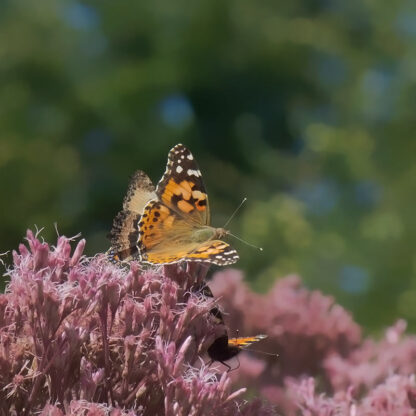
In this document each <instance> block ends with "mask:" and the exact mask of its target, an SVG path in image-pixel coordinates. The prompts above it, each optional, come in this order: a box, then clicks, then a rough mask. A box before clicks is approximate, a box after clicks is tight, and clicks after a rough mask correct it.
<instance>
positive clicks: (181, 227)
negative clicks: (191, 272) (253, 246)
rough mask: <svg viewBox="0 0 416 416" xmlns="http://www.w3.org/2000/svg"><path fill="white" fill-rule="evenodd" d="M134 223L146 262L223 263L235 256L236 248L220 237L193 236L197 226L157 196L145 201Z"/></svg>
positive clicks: (235, 259) (141, 253)
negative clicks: (213, 238) (136, 221)
mask: <svg viewBox="0 0 416 416" xmlns="http://www.w3.org/2000/svg"><path fill="white" fill-rule="evenodd" d="M138 227H139V228H138V230H139V239H138V248H139V252H140V256H141V260H142V261H144V262H147V263H153V264H167V263H176V262H179V261H196V262H198V261H199V262H210V263H214V264H218V265H225V264H232V263H235V262H236V261H237V259H238V254H237V252H236V251H235V250H234V249H232V248H231V247H230V245H229V244H228V243H225V242H224V241H221V240H208V241H206V242H202V243H201V242H199V241H198V240H196V239H195V237H194V236H195V233H196V232H197V231H198V229H199V228H200V227H199V226H198V225H197V224H194V223H190V222H188V221H186V220H184V218H183V216H182V215H179V214H178V213H177V212H176V211H173V210H172V209H170V208H168V207H167V206H166V205H164V204H163V203H161V202H160V201H157V200H153V201H150V202H149V203H148V204H147V205H146V207H145V208H144V211H143V215H142V216H141V219H140V222H139V223H138Z"/></svg>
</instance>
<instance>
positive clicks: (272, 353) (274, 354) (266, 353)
mask: <svg viewBox="0 0 416 416" xmlns="http://www.w3.org/2000/svg"><path fill="white" fill-rule="evenodd" d="M244 351H252V352H256V353H257V354H264V355H271V356H272V357H276V358H277V357H279V354H277V353H274V352H266V351H260V350H253V349H252V348H244Z"/></svg>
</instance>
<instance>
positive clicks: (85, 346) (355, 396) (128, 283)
mask: <svg viewBox="0 0 416 416" xmlns="http://www.w3.org/2000/svg"><path fill="white" fill-rule="evenodd" d="M27 242H28V247H27V246H25V245H23V244H22V245H20V247H19V252H18V253H17V252H14V253H13V259H14V264H13V266H12V267H11V268H10V269H9V270H8V272H7V274H8V276H9V278H10V281H9V283H8V285H7V288H6V292H5V294H3V295H0V415H19V416H20V415H31V414H40V415H42V416H47V415H48V416H64V415H79V416H81V415H82V416H84V415H89V416H95V415H99V416H101V415H103V416H104V415H106V416H107V415H111V416H116V415H117V416H118V415H120V416H134V415H141V416H147V415H151V416H156V415H166V416H182V415H183V416H188V415H189V416H199V415H201V416H205V415H207V416H212V415H215V416H222V415H224V416H236V415H242V416H251V415H253V416H256V415H259V416H266V415H277V414H279V415H282V416H343V415H345V416H410V415H415V414H416V412H415V409H416V380H415V376H414V373H415V371H416V337H415V336H409V335H405V329H406V323H405V322H404V321H402V320H399V321H398V322H397V323H396V324H395V325H394V326H392V327H390V328H388V329H387V330H386V332H385V335H384V337H383V338H382V339H381V340H378V341H376V340H373V339H371V338H365V339H363V337H362V334H361V329H360V327H359V325H358V324H357V323H356V322H354V320H353V319H352V317H351V315H350V314H349V313H348V312H347V311H346V310H345V309H343V308H342V307H341V306H339V305H337V304H336V303H335V302H334V300H333V299H332V298H331V297H328V296H325V295H323V294H321V293H320V292H318V291H308V290H307V289H305V288H304V287H303V286H302V285H301V282H300V279H299V278H297V277H295V276H289V277H287V278H285V279H282V280H280V281H277V282H276V284H275V286H274V287H273V288H272V289H271V291H270V292H269V293H267V294H264V295H261V294H256V293H254V292H252V291H251V290H250V289H249V288H248V286H247V285H246V284H244V282H243V279H242V275H241V273H240V272H238V271H235V270H225V271H220V272H218V273H216V274H215V275H214V277H213V280H212V281H211V282H210V283H209V285H210V287H211V289H212V292H213V294H214V296H215V299H213V298H212V297H211V296H209V294H207V293H208V292H209V291H207V290H206V289H205V288H204V279H205V277H206V272H207V268H206V267H205V266H203V265H200V264H191V263H188V264H187V265H171V266H165V267H159V268H152V267H149V268H147V269H144V268H142V267H141V266H140V265H139V264H138V263H136V262H132V263H131V264H130V265H128V266H123V267H120V266H119V265H114V264H112V263H110V262H109V261H108V259H107V257H106V256H105V255H97V256H95V257H93V258H86V257H85V256H83V249H84V246H85V241H84V240H81V241H79V242H78V244H77V245H76V247H75V249H74V250H73V251H72V250H71V244H73V243H72V241H71V240H70V239H68V238H65V237H59V239H58V243H57V245H56V247H50V246H49V245H48V244H46V243H43V242H41V241H40V240H39V238H38V237H37V236H34V235H33V233H32V232H30V231H28V233H27ZM218 305H220V306H221V311H222V314H223V315H224V318H225V321H226V324H227V328H224V327H223V326H222V324H218V320H216V319H214V317H213V315H214V314H213V310H214V308H215V307H218ZM225 329H227V330H228V334H229V335H230V337H231V336H233V330H237V329H238V330H239V331H240V333H241V335H242V336H251V335H257V334H267V335H268V338H267V339H266V340H264V341H262V342H261V343H259V344H254V345H252V346H250V347H249V348H248V350H250V349H257V350H261V351H263V352H266V353H270V354H279V357H276V356H272V355H260V354H254V353H253V352H251V353H250V352H243V353H241V354H240V355H239V356H237V357H236V358H234V359H233V360H234V361H236V360H239V361H240V366H239V368H238V369H236V370H234V371H231V372H228V373H227V372H225V368H224V366H222V365H221V364H218V363H217V364H216V365H213V366H211V367H208V366H207V365H206V364H205V362H207V361H208V357H207V356H206V352H207V349H208V348H209V346H210V345H212V343H213V341H214V340H215V339H217V337H218V336H220V335H223V334H224V331H225ZM230 364H231V365H232V366H233V368H235V367H237V366H236V365H234V364H235V363H232V362H231V361H230ZM247 388H248V389H249V390H250V391H251V395H253V394H255V395H257V396H259V397H260V398H259V399H254V400H251V401H249V402H247V401H245V400H244V399H243V397H242V395H243V393H244V392H245V391H246V390H247ZM267 403H268V404H267Z"/></svg>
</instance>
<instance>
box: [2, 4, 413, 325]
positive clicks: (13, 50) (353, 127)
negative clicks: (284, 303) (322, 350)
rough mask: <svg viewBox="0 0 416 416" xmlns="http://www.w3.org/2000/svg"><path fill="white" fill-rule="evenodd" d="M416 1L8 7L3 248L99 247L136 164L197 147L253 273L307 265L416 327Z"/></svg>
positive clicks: (373, 315)
mask: <svg viewBox="0 0 416 416" xmlns="http://www.w3.org/2000/svg"><path fill="white" fill-rule="evenodd" d="M415 41H416V3H415V2H411V1H408V0H402V1H400V0H397V1H393V2H375V1H370V0H365V1H358V0H352V1H349V2H345V1H341V0H334V1H328V0H315V1H307V0H294V1H292V2H271V1H261V0H260V1H253V0H231V1H227V2H224V1H218V0H197V1H195V2H184V1H179V2H174V3H172V2H170V1H167V0H158V1H155V2H113V1H105V0H100V1H98V0H95V1H94V0H91V1H86V2H80V1H79V2H77V1H69V0H60V1H58V0H45V1H42V2H36V1H33V0H32V1H24V0H3V1H2V2H0V174H1V181H0V191H1V195H2V204H1V205H2V211H1V214H2V215H1V219H0V252H3V251H6V250H9V249H11V248H15V247H16V246H17V244H18V243H19V242H20V240H21V238H22V236H23V235H24V233H25V229H26V228H27V227H32V226H33V224H36V225H37V226H39V227H46V230H45V232H44V233H43V235H44V236H45V238H50V239H51V240H53V235H54V234H55V229H54V225H53V224H54V222H57V223H58V229H59V232H60V233H64V234H66V235H74V234H77V233H78V232H80V231H81V232H82V234H83V235H84V236H85V237H86V238H87V239H88V245H87V250H88V252H89V253H90V254H93V253H95V252H97V251H102V250H106V249H107V248H108V242H107V240H106V238H105V236H106V234H107V232H108V231H109V229H110V227H111V223H112V218H113V216H114V215H115V213H116V212H117V211H118V210H119V209H120V207H121V201H122V198H123V196H124V192H125V189H126V187H127V182H128V176H129V175H130V174H131V173H133V172H134V170H136V169H138V168H140V169H143V170H145V171H146V172H148V173H149V175H150V176H151V177H152V178H153V179H154V180H155V181H157V180H158V179H159V178H160V176H161V174H162V173H163V171H164V168H165V163H166V156H167V152H168V150H169V149H170V147H171V146H172V145H174V144H176V143H178V142H183V143H184V144H186V145H187V146H189V147H190V149H191V150H192V152H193V153H194V155H195V156H196V158H197V160H198V161H199V164H200V167H201V169H202V171H203V174H204V178H205V182H206V184H207V187H208V189H209V193H210V199H211V205H212V210H213V213H214V218H213V223H214V225H217V226H220V225H221V224H223V223H224V222H225V221H226V219H227V217H228V216H229V215H230V214H231V212H232V211H233V209H234V208H235V207H236V206H237V205H238V203H239V202H240V200H241V199H242V198H243V197H244V196H247V197H248V203H247V205H246V206H245V208H244V209H243V210H242V211H240V213H239V214H238V216H237V218H236V219H235V220H233V222H232V223H231V229H232V231H233V232H234V233H235V234H237V235H239V236H241V237H242V238H245V239H247V240H248V241H250V242H252V243H255V244H258V245H261V246H263V247H264V251H263V252H262V253H259V252H257V251H256V250H253V249H251V248H249V247H246V246H244V245H242V244H241V243H239V242H237V241H235V242H233V244H234V245H235V246H236V247H237V248H238V250H239V252H240V254H241V262H240V263H239V264H238V267H240V268H242V269H243V270H245V271H246V278H247V279H248V280H249V281H251V282H252V284H253V286H254V287H255V288H257V289H258V290H266V289H267V288H268V287H270V286H271V285H272V283H273V280H274V279H275V278H277V277H281V276H283V275H285V274H287V273H291V272H296V273H299V274H300V275H301V276H302V277H303V279H304V280H305V282H306V283H307V284H308V285H309V286H310V287H314V288H320V289H321V290H323V291H324V292H327V293H332V294H334V295H335V296H336V297H337V299H338V301H339V302H341V303H342V304H344V305H345V306H346V307H347V308H350V309H351V310H353V312H354V314H355V317H356V319H357V320H358V321H359V322H360V323H362V324H364V325H365V326H366V327H367V328H368V329H369V330H373V331H374V330H378V329H379V328H381V327H383V326H385V325H387V324H391V323H392V322H393V321H394V320H395V318H396V317H397V316H403V317H404V318H406V319H408V320H409V321H410V324H411V327H412V328H413V329H415V328H416V306H415V305H416V252H415V236H416V220H415V215H414V211H415V208H414V207H415V204H416V192H415V191H416V189H415V188H416V163H415V161H416V160H415V156H416V141H415V138H414V134H415V133H414V132H415V130H416V118H415V111H416V100H415V93H416V42H415Z"/></svg>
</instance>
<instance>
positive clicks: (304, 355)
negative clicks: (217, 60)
mask: <svg viewBox="0 0 416 416" xmlns="http://www.w3.org/2000/svg"><path fill="white" fill-rule="evenodd" d="M211 288H212V291H213V293H214V296H215V297H217V298H219V302H220V304H221V305H223V309H224V311H226V312H227V314H226V315H225V320H226V321H227V323H228V324H229V326H230V328H231V329H230V331H231V332H232V331H233V329H234V330H236V329H239V330H240V331H241V333H244V334H250V335H251V334H259V333H260V334H267V335H268V339H267V340H265V341H263V342H262V343H261V349H262V350H264V351H267V352H269V353H278V354H279V359H276V357H268V358H265V360H266V362H267V366H266V368H267V373H268V376H266V375H264V376H263V378H269V379H273V380H274V382H276V380H277V379H280V381H281V380H282V378H283V377H285V376H288V375H291V376H296V375H301V374H317V373H319V372H320V370H321V366H322V362H323V360H324V359H325V358H326V357H327V356H328V354H330V353H331V352H334V351H335V352H337V353H340V354H341V355H347V353H348V352H349V351H351V350H352V349H354V348H355V347H356V346H357V345H358V344H359V342H360V340H361V330H360V327H359V326H358V325H357V324H356V323H355V322H354V321H353V319H352V317H351V315H350V314H349V313H348V312H347V311H346V310H345V309H344V308H342V307H341V306H339V305H337V304H336V303H335V302H334V299H333V298H331V297H329V296H324V295H322V294H321V293H320V292H318V291H313V292H309V291H308V290H306V289H305V288H303V287H302V286H301V282H300V279H299V278H298V277H296V276H290V277H287V278H285V279H282V280H279V281H277V282H276V284H275V286H274V287H273V288H272V289H271V291H270V292H269V293H267V294H265V295H259V294H256V293H253V292H252V291H251V290H250V289H249V288H248V286H247V285H245V284H244V283H243V281H242V275H241V273H240V272H238V271H236V270H226V271H223V272H219V273H217V274H215V276H214V278H213V281H212V284H211Z"/></svg>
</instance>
